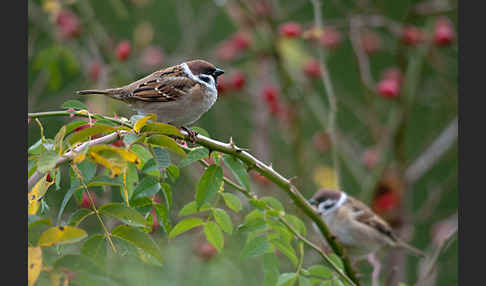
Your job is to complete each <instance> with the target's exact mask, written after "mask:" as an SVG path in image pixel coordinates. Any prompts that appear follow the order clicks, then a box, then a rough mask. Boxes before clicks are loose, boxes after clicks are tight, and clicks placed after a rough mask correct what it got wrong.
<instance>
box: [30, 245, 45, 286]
mask: <svg viewBox="0 0 486 286" xmlns="http://www.w3.org/2000/svg"><path fill="white" fill-rule="evenodd" d="M27 261H28V265H27V267H28V268H27V269H28V280H29V286H32V285H34V284H35V281H37V278H39V275H40V272H41V270H42V250H41V248H40V247H29V249H28V258H27Z"/></svg>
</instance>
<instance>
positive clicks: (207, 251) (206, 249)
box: [195, 241, 218, 260]
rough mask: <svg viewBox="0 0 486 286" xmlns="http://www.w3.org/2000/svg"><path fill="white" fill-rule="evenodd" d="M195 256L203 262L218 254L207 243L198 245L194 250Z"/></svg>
mask: <svg viewBox="0 0 486 286" xmlns="http://www.w3.org/2000/svg"><path fill="white" fill-rule="evenodd" d="M195 251H196V254H197V255H198V256H199V257H201V258H202V259H204V260H209V259H211V258H213V257H214V255H216V254H217V253H218V250H217V249H216V248H215V247H214V246H213V245H212V244H211V243H209V242H206V241H205V242H202V243H200V244H199V245H198V246H197V247H196V249H195Z"/></svg>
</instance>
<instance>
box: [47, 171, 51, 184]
mask: <svg viewBox="0 0 486 286" xmlns="http://www.w3.org/2000/svg"><path fill="white" fill-rule="evenodd" d="M46 182H49V183H50V182H52V177H51V173H47V176H46Z"/></svg>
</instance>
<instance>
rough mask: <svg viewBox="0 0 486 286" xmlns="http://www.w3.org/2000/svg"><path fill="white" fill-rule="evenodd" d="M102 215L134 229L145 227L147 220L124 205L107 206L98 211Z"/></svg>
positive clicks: (113, 204)
mask: <svg viewBox="0 0 486 286" xmlns="http://www.w3.org/2000/svg"><path fill="white" fill-rule="evenodd" d="M98 211H99V212H100V213H101V214H104V215H107V216H110V217H114V218H117V219H119V220H121V221H122V222H124V223H125V224H128V225H131V226H134V227H144V226H145V218H144V217H143V216H142V215H141V214H140V213H139V212H137V211H136V210H135V209H132V208H130V207H127V206H125V205H124V204H122V203H110V204H106V205H104V206H102V207H100V208H99V209H98Z"/></svg>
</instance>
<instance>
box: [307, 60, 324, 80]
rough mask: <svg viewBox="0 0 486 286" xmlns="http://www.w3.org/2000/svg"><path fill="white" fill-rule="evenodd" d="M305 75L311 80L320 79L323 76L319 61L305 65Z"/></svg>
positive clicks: (312, 61)
mask: <svg viewBox="0 0 486 286" xmlns="http://www.w3.org/2000/svg"><path fill="white" fill-rule="evenodd" d="M303 70H304V73H305V74H306V75H307V76H308V77H310V78H319V77H320V76H321V68H320V66H319V61H318V60H315V59H312V60H310V61H308V62H307V63H306V64H305V65H304V68H303Z"/></svg>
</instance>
